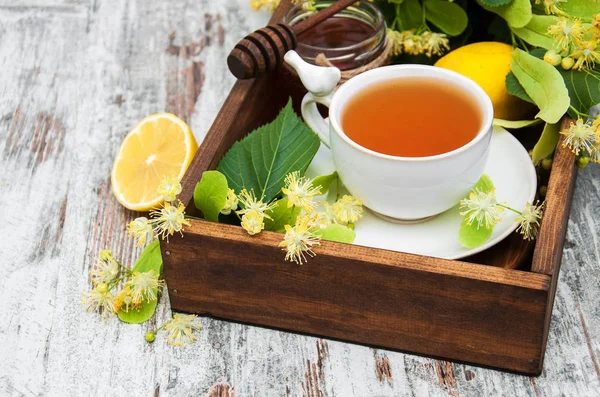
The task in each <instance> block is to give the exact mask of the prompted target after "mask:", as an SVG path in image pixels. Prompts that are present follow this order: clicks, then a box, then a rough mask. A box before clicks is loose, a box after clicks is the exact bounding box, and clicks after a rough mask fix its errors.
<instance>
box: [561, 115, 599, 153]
mask: <svg viewBox="0 0 600 397" xmlns="http://www.w3.org/2000/svg"><path fill="white" fill-rule="evenodd" d="M560 133H561V134H562V135H564V136H565V141H564V143H563V146H567V147H568V148H569V149H571V151H572V152H573V153H575V154H579V153H580V152H581V151H582V150H587V151H588V152H592V151H593V148H594V141H595V140H596V135H595V132H594V127H592V126H591V125H590V124H588V123H585V122H584V121H583V119H577V122H575V123H573V122H571V125H570V126H569V128H567V129H566V130H563V131H561V132H560Z"/></svg>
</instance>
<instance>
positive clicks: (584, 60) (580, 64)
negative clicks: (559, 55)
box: [571, 40, 600, 70]
mask: <svg viewBox="0 0 600 397" xmlns="http://www.w3.org/2000/svg"><path fill="white" fill-rule="evenodd" d="M597 46H598V43H597V42H596V40H585V41H580V42H578V43H577V46H576V47H575V51H573V54H571V56H572V57H573V58H575V59H577V60H576V61H575V65H573V68H574V69H576V70H582V69H588V70H591V69H593V68H594V66H595V65H596V62H600V51H596V47H597Z"/></svg>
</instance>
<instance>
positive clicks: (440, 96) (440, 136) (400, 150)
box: [341, 77, 483, 157]
mask: <svg viewBox="0 0 600 397" xmlns="http://www.w3.org/2000/svg"><path fill="white" fill-rule="evenodd" d="M482 123H483V116H482V112H481V110H480V109H479V106H478V105H477V104H476V103H475V101H474V100H473V99H472V98H471V97H469V96H468V94H467V93H465V91H464V90H461V89H458V88H457V87H455V86H454V85H453V84H448V83H447V82H443V81H438V80H436V79H432V78H426V77H407V78H397V79H395V80H392V81H386V82H385V83H378V84H373V85H372V86H370V87H367V88H365V89H364V90H362V91H361V92H360V93H358V94H357V95H356V96H355V97H353V98H352V99H350V100H349V102H348V104H347V105H346V107H345V109H344V111H343V112H342V117H341V124H342V125H341V127H342V130H343V131H344V133H345V134H346V135H347V136H348V138H350V139H352V140H353V141H354V142H356V143H358V144H359V145H361V146H363V147H365V148H367V149H370V150H373V151H375V152H378V153H382V154H388V155H391V156H401V157H425V156H435V155H438V154H442V153H447V152H451V151H453V150H455V149H458V148H460V147H462V146H464V145H466V144H467V143H469V142H470V141H471V140H473V138H475V136H476V135H477V133H478V132H479V131H480V130H481V127H482Z"/></svg>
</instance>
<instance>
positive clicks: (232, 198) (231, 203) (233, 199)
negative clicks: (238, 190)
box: [221, 189, 238, 215]
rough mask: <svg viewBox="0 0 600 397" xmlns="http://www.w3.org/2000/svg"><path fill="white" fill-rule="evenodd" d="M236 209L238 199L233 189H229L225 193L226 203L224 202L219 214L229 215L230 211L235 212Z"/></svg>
mask: <svg viewBox="0 0 600 397" xmlns="http://www.w3.org/2000/svg"><path fill="white" fill-rule="evenodd" d="M237 207H238V198H237V196H236V194H235V191H234V190H233V189H229V190H228V191H227V201H225V207H223V209H222V210H221V214H223V215H229V214H231V211H235V210H237Z"/></svg>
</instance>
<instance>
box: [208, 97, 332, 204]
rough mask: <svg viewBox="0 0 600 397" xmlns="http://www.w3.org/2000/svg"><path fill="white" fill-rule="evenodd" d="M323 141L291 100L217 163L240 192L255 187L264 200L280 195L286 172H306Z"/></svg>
mask: <svg viewBox="0 0 600 397" xmlns="http://www.w3.org/2000/svg"><path fill="white" fill-rule="evenodd" d="M320 143H321V141H320V140H319V138H318V137H317V135H316V134H315V133H314V132H312V131H311V129H310V128H308V127H307V126H306V124H304V123H303V122H302V121H301V120H300V119H299V118H298V117H297V116H296V113H294V110H293V108H292V100H291V98H290V100H289V101H288V103H287V105H286V106H285V108H283V110H282V111H281V112H280V113H279V115H278V116H277V118H276V119H275V120H274V121H272V122H271V123H269V124H267V125H264V126H262V127H259V128H258V129H256V130H254V131H252V132H251V133H250V134H249V135H248V136H246V137H245V138H244V139H242V140H241V141H239V142H236V143H235V144H234V145H233V146H232V147H231V149H229V151H228V152H227V154H226V155H225V157H223V159H222V160H221V162H220V163H219V165H218V166H217V170H218V171H220V172H222V173H223V174H224V175H225V176H226V177H227V181H228V182H229V187H231V188H232V189H234V190H235V191H236V193H239V192H240V191H241V190H242V189H244V188H245V189H247V190H254V193H255V194H256V196H257V197H258V198H262V200H263V201H264V202H268V201H271V200H272V199H274V198H275V197H277V196H278V195H280V194H281V188H282V187H283V181H284V178H285V176H286V175H287V174H289V173H290V172H293V171H300V173H301V174H304V171H305V170H306V167H308V164H309V163H310V162H311V161H312V159H313V157H314V156H315V154H316V153H317V150H318V149H319V145H320Z"/></svg>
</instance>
